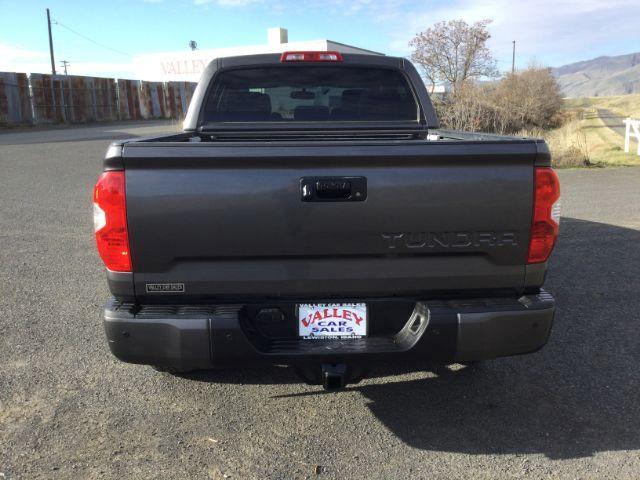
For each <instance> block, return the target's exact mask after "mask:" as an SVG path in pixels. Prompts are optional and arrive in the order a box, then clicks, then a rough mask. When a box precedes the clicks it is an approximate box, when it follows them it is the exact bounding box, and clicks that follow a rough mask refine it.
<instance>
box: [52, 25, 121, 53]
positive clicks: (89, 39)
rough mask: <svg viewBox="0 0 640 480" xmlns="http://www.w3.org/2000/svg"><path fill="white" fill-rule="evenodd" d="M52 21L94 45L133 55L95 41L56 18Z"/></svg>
mask: <svg viewBox="0 0 640 480" xmlns="http://www.w3.org/2000/svg"><path fill="white" fill-rule="evenodd" d="M52 23H53V24H55V25H60V26H61V27H62V28H65V29H67V30H69V31H70V32H71V33H75V34H76V35H78V36H79V37H82V38H84V39H85V40H88V41H90V42H91V43H95V44H96V45H98V46H99V47H102V48H106V49H107V50H111V51H112V52H116V53H119V54H120V55H126V56H127V57H132V56H133V55H131V54H130V53H125V52H123V51H121V50H117V49H115V48H111V47H109V46H107V45H105V44H103V43H100V42H96V41H95V40H93V39H92V38H89V37H87V36H86V35H83V34H82V33H80V32H77V31H75V30H74V29H73V28H71V27H67V26H66V25H65V24H63V23H60V21H58V20H54V21H53V22H52Z"/></svg>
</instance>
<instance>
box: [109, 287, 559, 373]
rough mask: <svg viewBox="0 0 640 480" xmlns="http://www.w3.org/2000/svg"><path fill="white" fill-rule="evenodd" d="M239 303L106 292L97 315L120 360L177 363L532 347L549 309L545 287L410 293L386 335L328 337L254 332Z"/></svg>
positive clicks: (545, 332) (548, 320)
mask: <svg viewBox="0 0 640 480" xmlns="http://www.w3.org/2000/svg"><path fill="white" fill-rule="evenodd" d="M246 307H247V306H246V305H153V306H151V305H149V306H140V305H138V306H136V305H134V304H131V303H121V302H117V301H116V300H115V299H113V298H112V299H110V300H109V301H108V303H107V304H106V305H105V307H104V311H103V323H104V327H105V331H106V335H107V339H108V342H109V347H110V349H111V352H112V353H113V354H114V355H115V356H116V357H118V358H119V359H120V360H123V361H125V362H130V363H142V364H151V365H158V366H172V367H178V368H183V369H207V368H215V367H232V366H233V367H235V366H243V365H257V364H290V365H296V364H305V363H309V362H321V363H338V362H345V363H358V362H362V363H366V364H370V363H372V362H375V361H378V360H394V359H395V360H398V359H400V358H403V359H406V360H411V359H416V360H417V359H420V360H442V361H461V362H462V361H474V360H483V359H489V358H495V357H502V356H509V355H518V354H523V353H529V352H534V351H536V350H538V349H540V348H541V347H542V346H544V344H545V343H546V342H547V339H548V338H549V334H550V332H551V327H552V324H553V316H554V310H555V306H554V300H553V297H551V295H549V294H548V293H547V292H545V291H541V292H540V293H539V294H536V295H527V296H523V297H520V298H519V299H515V298H480V299H478V298H475V299H468V300H446V301H431V300H429V301H424V302H420V301H418V302H416V303H415V307H414V310H413V313H412V314H411V315H410V317H409V318H408V319H407V321H406V323H405V324H404V327H403V328H401V329H400V330H399V331H398V332H396V333H395V334H393V335H377V336H370V337H368V338H366V339H361V340H350V341H330V342H329V341H317V340H316V341H302V340H298V339H297V338H292V337H287V338H264V337H261V336H260V335H257V334H256V332H255V331H253V330H252V329H251V328H249V327H248V325H247V318H246V315H247V314H246V311H247V308H246Z"/></svg>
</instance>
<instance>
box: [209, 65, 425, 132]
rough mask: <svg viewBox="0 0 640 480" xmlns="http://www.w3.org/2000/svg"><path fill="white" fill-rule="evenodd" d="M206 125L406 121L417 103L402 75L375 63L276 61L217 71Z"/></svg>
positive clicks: (413, 114)
mask: <svg viewBox="0 0 640 480" xmlns="http://www.w3.org/2000/svg"><path fill="white" fill-rule="evenodd" d="M203 120H204V122H205V123H216V122H345V121H346V122H349V121H353V122H368V121H369V122H373V121H385V122H394V121H398V122H408V121H417V120H418V107H417V103H416V100H415V97H414V95H413V93H412V90H411V88H410V86H409V84H408V82H407V80H406V78H405V76H404V75H403V74H402V73H401V72H400V71H398V70H392V69H386V68H375V67H346V66H342V65H341V66H340V67H335V66H323V65H317V66H306V65H305V66H304V67H301V66H299V65H296V66H292V65H279V66H265V67H253V68H242V69H236V70H226V71H222V72H220V73H218V74H217V75H216V76H215V77H214V80H213V84H212V85H211V88H209V92H208V96H207V99H206V101H205V110H204V118H203Z"/></svg>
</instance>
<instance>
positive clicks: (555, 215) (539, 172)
mask: <svg viewBox="0 0 640 480" xmlns="http://www.w3.org/2000/svg"><path fill="white" fill-rule="evenodd" d="M534 175H535V186H534V197H533V222H532V224H531V240H530V241H529V256H528V259H527V263H541V262H545V261H546V260H547V258H549V255H551V251H552V250H553V246H554V245H555V243H556V239H557V238H558V227H559V225H560V181H559V180H558V175H556V172H554V171H553V170H552V169H551V168H549V167H538V168H536V169H535V174H534Z"/></svg>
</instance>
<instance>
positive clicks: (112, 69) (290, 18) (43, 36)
mask: <svg viewBox="0 0 640 480" xmlns="http://www.w3.org/2000/svg"><path fill="white" fill-rule="evenodd" d="M47 7H49V8H50V9H51V12H52V17H53V19H54V21H57V22H59V23H60V24H61V25H56V24H54V25H53V36H54V44H55V51H56V61H58V60H62V59H66V60H69V61H70V62H71V67H70V73H77V74H94V75H118V76H127V74H128V73H129V72H130V71H131V68H130V63H131V60H132V56H133V55H136V54H144V53H153V52H164V51H179V50H183V49H186V48H187V42H188V41H189V40H192V39H193V40H196V41H197V42H198V45H199V47H200V48H202V49H206V48H216V47H225V46H234V45H252V44H261V43H266V29H267V28H269V27H274V26H281V27H284V28H287V29H288V30H289V40H290V41H297V40H314V39H322V38H328V39H331V40H335V41H338V42H342V43H347V44H351V45H356V46H359V47H363V48H367V49H370V50H375V51H379V52H383V53H387V54H391V55H402V56H408V55H410V50H409V48H408V46H407V42H408V41H409V40H410V39H411V38H412V36H413V35H414V34H415V33H416V32H418V31H421V30H424V29H426V28H427V27H429V26H430V25H432V24H433V23H435V22H437V21H440V20H448V19H454V18H462V19H464V20H466V21H469V22H472V21H475V20H479V19H483V18H491V19H493V23H492V25H491V27H490V31H491V33H492V39H491V40H490V47H491V49H492V51H493V52H494V54H495V56H496V58H497V59H498V62H499V66H500V68H501V69H504V70H506V69H508V68H509V67H510V64H511V41H512V40H516V41H517V62H516V63H517V65H518V66H520V67H525V66H526V65H527V64H529V63H531V62H535V63H538V64H543V65H548V66H560V65H563V64H566V63H570V62H574V61H579V60H586V59H590V58H593V57H596V56H600V55H620V54H624V53H631V52H638V51H640V33H639V30H638V26H637V25H638V24H637V22H638V20H639V19H640V1H639V0H539V1H536V2H527V1H517V0H485V1H481V0H448V1H443V0H421V1H414V0H386V1H385V0H377V1H375V0H351V1H348V2H343V1H338V0H325V1H319V0H312V1H307V2H303V1H288V0H275V1H266V0H129V1H125V0H111V1H109V2H90V1H86V0H85V1H76V0H69V1H60V0H59V1H54V0H48V1H46V2H41V1H37V0H36V1H22V2H20V1H13V0H0V71H2V70H4V71H43V72H47V70H48V67H47V65H48V62H49V60H48V39H47V29H46V17H45V8H47ZM63 25H64V26H65V27H67V28H71V29H72V30H75V31H76V32H78V33H80V34H82V35H84V36H86V37H89V38H91V39H92V40H94V41H95V42H98V43H100V44H102V45H104V46H99V45H96V44H95V43H92V42H90V41H89V40H87V39H85V38H83V37H81V36H79V35H77V34H75V33H73V32H71V31H69V30H68V29H67V28H65V27H63ZM105 47H109V48H105Z"/></svg>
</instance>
